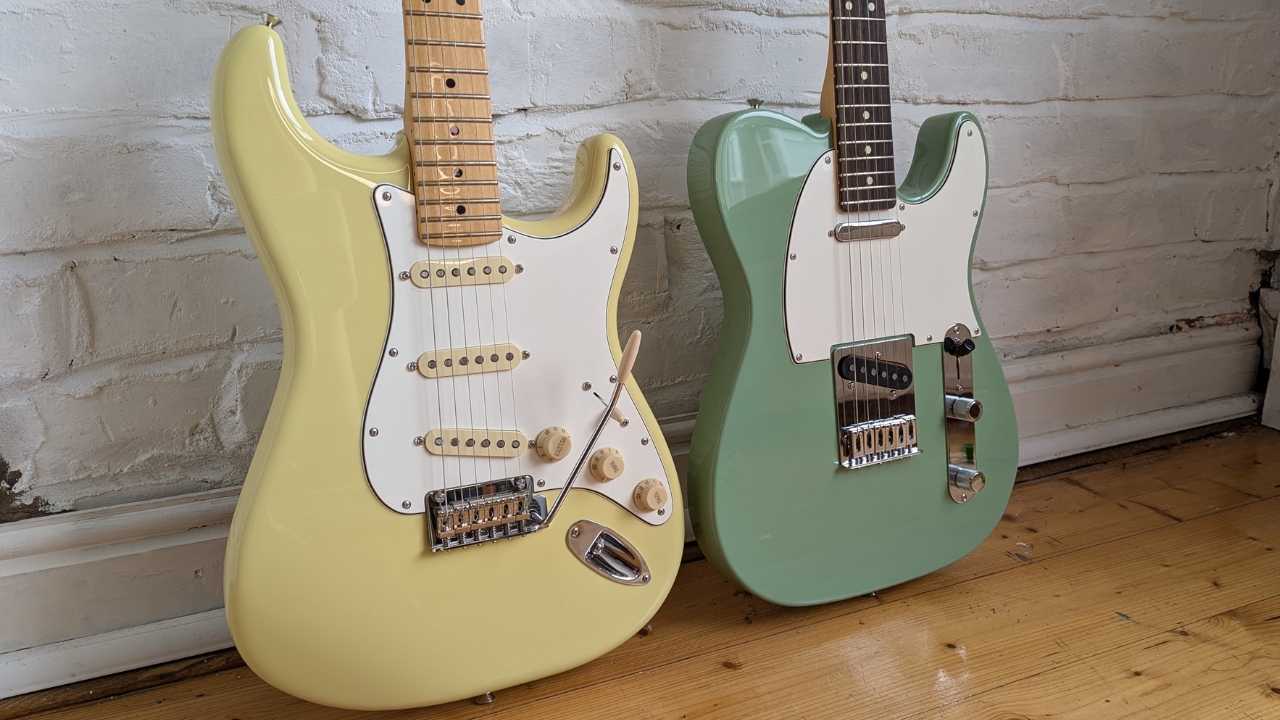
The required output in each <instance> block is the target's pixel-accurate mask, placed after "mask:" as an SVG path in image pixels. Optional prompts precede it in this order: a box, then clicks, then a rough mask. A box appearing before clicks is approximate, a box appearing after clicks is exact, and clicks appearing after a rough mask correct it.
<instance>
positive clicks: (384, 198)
mask: <svg viewBox="0 0 1280 720" xmlns="http://www.w3.org/2000/svg"><path fill="white" fill-rule="evenodd" d="M382 202H391V193H390V192H388V191H386V190H383V191H382ZM406 507H408V506H406Z"/></svg>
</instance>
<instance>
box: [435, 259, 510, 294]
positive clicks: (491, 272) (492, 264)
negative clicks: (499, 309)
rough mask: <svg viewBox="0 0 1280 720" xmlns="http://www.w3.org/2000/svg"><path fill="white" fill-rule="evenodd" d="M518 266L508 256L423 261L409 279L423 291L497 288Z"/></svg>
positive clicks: (508, 278)
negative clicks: (483, 286) (468, 287)
mask: <svg viewBox="0 0 1280 720" xmlns="http://www.w3.org/2000/svg"><path fill="white" fill-rule="evenodd" d="M516 272H517V271H516V264H515V263H513V262H511V260H510V259H508V258H505V257H501V256H498V257H483V258H472V259H470V260H422V261H421V262H416V263H414V264H413V268H411V269H410V270H409V279H410V280H411V281H413V284H414V285H417V286H418V287H420V288H425V289H428V290H429V289H431V288H444V287H462V286H464V285H496V284H498V283H504V282H507V281H508V280H510V279H511V278H512V277H513V276H514V275H515V274H516Z"/></svg>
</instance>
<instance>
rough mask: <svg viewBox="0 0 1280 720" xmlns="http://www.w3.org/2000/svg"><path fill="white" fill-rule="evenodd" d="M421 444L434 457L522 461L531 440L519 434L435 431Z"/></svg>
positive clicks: (461, 429) (508, 432)
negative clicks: (521, 457)
mask: <svg viewBox="0 0 1280 720" xmlns="http://www.w3.org/2000/svg"><path fill="white" fill-rule="evenodd" d="M423 440H424V442H423V443H422V444H423V446H424V447H426V449H427V452H429V453H431V454H432V455H457V456H461V457H491V458H513V457H519V456H520V455H521V454H523V453H524V451H525V450H526V449H528V447H529V439H528V438H526V437H525V436H524V433H522V432H520V431H519V430H485V429H479V430H476V429H470V428H436V429H435V430H432V431H431V432H429V433H427V434H426V437H424V438H423Z"/></svg>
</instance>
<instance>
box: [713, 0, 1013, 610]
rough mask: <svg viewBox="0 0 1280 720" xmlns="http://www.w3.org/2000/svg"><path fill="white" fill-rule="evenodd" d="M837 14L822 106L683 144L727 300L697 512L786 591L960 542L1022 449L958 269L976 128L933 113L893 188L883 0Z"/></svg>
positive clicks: (729, 565) (811, 588)
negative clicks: (794, 116)
mask: <svg viewBox="0 0 1280 720" xmlns="http://www.w3.org/2000/svg"><path fill="white" fill-rule="evenodd" d="M832 25H833V40H834V41H835V42H833V52H832V62H831V65H830V67H829V70H830V72H829V77H828V83H827V88H826V90H825V91H824V95H825V97H824V112H823V114H821V115H814V116H810V117H808V118H805V120H804V121H796V120H794V119H791V118H789V117H786V116H784V115H781V114H778V113H775V112H770V111H768V110H763V109H759V108H755V109H751V110H747V111H743V112H738V113H734V114H730V115H725V116H722V117H719V118H716V119H715V120H712V121H711V122H709V123H708V124H707V125H705V126H704V127H703V128H702V129H701V131H700V132H699V133H698V134H697V136H696V139H695V141H694V144H693V148H692V150H691V153H690V157H689V195H690V200H691V202H692V207H693V213H694V217H695V219H696V221H697V225H698V230H699V233H700V234H701V236H702V238H703V241H704V242H705V244H706V247H707V251H708V253H709V254H710V256H711V260H712V262H713V264H714V266H715V270H716V274H717V275H718V276H719V279H720V284H721V286H722V288H723V293H724V307H725V317H724V329H723V334H722V336H721V340H720V346H719V349H718V351H717V353H716V357H715V361H714V365H713V368H712V372H711V376H710V379H709V382H708V385H707V388H706V391H705V393H704V395H703V400H702V406H701V409H700V411H699V413H698V419H697V424H696V427H695V430H694V434H693V439H692V441H691V446H690V456H689V496H690V497H689V503H690V511H691V514H692V519H693V526H694V532H695V534H696V535H697V537H698V542H699V544H700V545H701V546H702V548H703V550H704V552H705V553H706V555H707V556H708V557H709V558H710V559H711V561H712V562H713V563H714V564H715V565H716V566H717V567H718V568H719V569H720V570H721V571H722V572H723V573H725V574H726V575H728V576H730V577H732V578H734V579H735V580H736V581H737V582H739V583H740V584H741V585H742V586H743V587H744V588H746V589H747V590H749V591H751V592H752V593H754V594H756V595H758V596H760V597H762V598H764V599H766V600H769V601H771V602H774V603H778V604H782V605H811V604H816V603H823V602H830V601H834V600H839V599H843V598H848V597H852V596H856V595H862V594H866V593H869V592H873V591H875V590H878V589H880V588H883V587H887V586H890V585H894V584H897V583H901V582H903V581H906V580H909V579H912V578H915V577H918V576H920V575H924V574H926V573H929V572H932V571H934V570H936V569H938V568H940V567H943V566H945V565H947V564H949V563H951V562H953V561H955V560H957V559H958V558H960V557H962V556H963V555H965V554H966V553H968V552H969V551H970V550H972V549H973V548H974V547H976V546H977V545H978V543H979V542H981V541H982V540H983V539H984V538H985V537H986V536H987V534H988V533H989V532H990V531H991V529H992V528H993V527H994V526H995V524H996V523H997V522H998V521H999V519H1000V517H1001V515H1002V513H1003V512H1004V508H1005V505H1006V503H1007V501H1008V497H1009V493H1010V491H1011V489H1012V486H1013V480H1014V475H1015V472H1016V469H1017V459H1018V439H1017V438H1018V436H1017V426H1016V422H1015V418H1014V413H1013V404H1012V401H1011V398H1010V395H1009V390H1008V386H1007V385H1006V383H1005V380H1004V375H1003V373H1002V371H1001V368H1000V364H999V361H998V358H997V357H996V354H995V351H994V349H993V348H992V345H991V343H990V341H989V340H988V338H987V335H986V331H985V329H983V327H982V322H981V319H980V318H979V316H978V311H977V306H976V304H975V303H974V300H973V297H972V291H971V287H970V279H969V268H970V262H971V253H972V248H973V244H974V241H975V239H976V234H977V231H978V225H979V221H980V218H981V214H982V209H983V204H984V202H985V198H986V186H987V155H986V145H985V141H984V138H983V134H982V131H981V128H980V127H979V125H978V122H977V120H976V118H974V117H973V116H972V115H971V114H969V113H964V112H960V113H954V114H950V115H943V116H938V117H934V118H931V119H929V120H928V121H926V122H925V123H924V124H923V126H922V127H921V128H920V133H919V137H918V140H917V143H916V151H915V156H914V160H913V161H912V164H911V169H910V173H909V174H908V175H907V177H906V178H905V181H904V182H903V183H902V186H901V187H897V184H896V182H895V181H894V173H893V152H892V144H891V137H890V134H889V122H890V119H889V112H888V76H887V72H888V68H887V57H886V55H885V51H884V47H883V46H884V43H885V36H884V20H883V8H878V9H877V8H876V7H875V3H874V2H871V3H868V2H867V1H866V0H858V2H855V3H844V2H838V3H835V4H834V5H833V17H832Z"/></svg>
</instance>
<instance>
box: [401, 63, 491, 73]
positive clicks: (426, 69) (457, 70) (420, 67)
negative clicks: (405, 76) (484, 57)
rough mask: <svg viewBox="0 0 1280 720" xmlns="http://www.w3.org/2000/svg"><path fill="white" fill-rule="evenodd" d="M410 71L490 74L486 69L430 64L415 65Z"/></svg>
mask: <svg viewBox="0 0 1280 720" xmlns="http://www.w3.org/2000/svg"><path fill="white" fill-rule="evenodd" d="M409 72H411V73H424V72H434V73H441V74H446V75H488V74H489V71H488V70H485V69H476V68H447V67H432V66H430V65H415V66H413V67H411V68H409Z"/></svg>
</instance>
